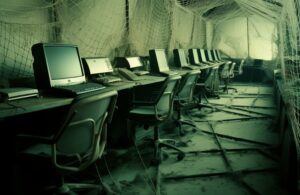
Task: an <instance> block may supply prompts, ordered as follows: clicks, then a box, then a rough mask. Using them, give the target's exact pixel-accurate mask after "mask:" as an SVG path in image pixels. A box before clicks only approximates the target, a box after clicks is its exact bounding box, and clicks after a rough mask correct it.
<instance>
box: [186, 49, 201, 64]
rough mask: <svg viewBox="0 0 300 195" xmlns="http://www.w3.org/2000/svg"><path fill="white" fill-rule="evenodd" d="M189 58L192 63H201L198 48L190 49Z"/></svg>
mask: <svg viewBox="0 0 300 195" xmlns="http://www.w3.org/2000/svg"><path fill="white" fill-rule="evenodd" d="M189 59H190V62H191V64H200V61H199V56H198V53H197V49H189Z"/></svg>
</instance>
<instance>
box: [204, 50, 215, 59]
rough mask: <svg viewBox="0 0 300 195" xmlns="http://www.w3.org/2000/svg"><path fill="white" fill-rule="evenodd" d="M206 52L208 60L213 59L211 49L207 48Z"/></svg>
mask: <svg viewBox="0 0 300 195" xmlns="http://www.w3.org/2000/svg"><path fill="white" fill-rule="evenodd" d="M205 53H206V59H207V60H208V61H213V58H212V56H211V52H210V50H209V49H206V50H205Z"/></svg>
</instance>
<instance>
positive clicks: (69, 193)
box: [45, 183, 104, 195]
mask: <svg viewBox="0 0 300 195" xmlns="http://www.w3.org/2000/svg"><path fill="white" fill-rule="evenodd" d="M86 190H97V191H98V192H99V193H100V192H101V191H103V190H104V188H103V187H102V186H101V184H83V183H64V184H63V185H61V186H60V187H58V186H51V187H48V188H46V189H45V191H46V192H48V193H49V194H55V195H60V194H61V195H77V192H80V191H86Z"/></svg>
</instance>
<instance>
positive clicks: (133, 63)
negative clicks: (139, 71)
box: [126, 57, 143, 68]
mask: <svg viewBox="0 0 300 195" xmlns="http://www.w3.org/2000/svg"><path fill="white" fill-rule="evenodd" d="M126 60H127V62H128V64H129V68H138V67H142V66H143V63H142V61H141V59H140V58H139V57H126Z"/></svg>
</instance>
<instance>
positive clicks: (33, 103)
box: [0, 75, 164, 120]
mask: <svg viewBox="0 0 300 195" xmlns="http://www.w3.org/2000/svg"><path fill="white" fill-rule="evenodd" d="M142 77H144V78H145V79H143V80H139V81H123V82H119V83H115V84H111V85H110V86H107V87H106V88H105V89H104V90H103V92H104V91H110V90H116V91H121V90H124V89H130V88H133V87H134V86H137V85H148V84H151V83H156V82H161V81H163V80H164V77H158V76H149V75H145V76H142ZM72 100H73V98H66V97H49V96H39V97H30V98H25V99H19V100H13V101H8V102H0V120H4V119H5V118H7V117H13V116H17V115H21V114H28V113H32V112H37V111H41V110H47V109H52V108H57V107H61V106H66V105H69V104H71V102H72Z"/></svg>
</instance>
